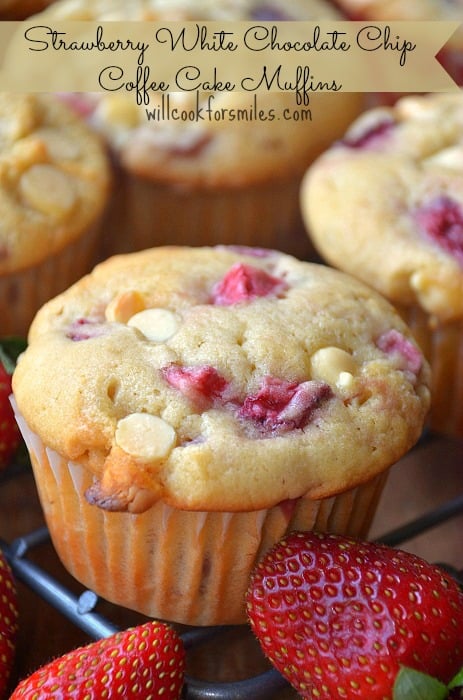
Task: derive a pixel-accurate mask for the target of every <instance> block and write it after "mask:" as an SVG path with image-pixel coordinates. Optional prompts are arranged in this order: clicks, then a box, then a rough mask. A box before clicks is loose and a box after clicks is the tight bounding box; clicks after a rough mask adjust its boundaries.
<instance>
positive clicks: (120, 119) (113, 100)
mask: <svg viewBox="0 0 463 700" xmlns="http://www.w3.org/2000/svg"><path fill="white" fill-rule="evenodd" d="M96 111H97V112H98V113H99V114H100V115H101V118H102V119H103V120H104V121H105V122H108V123H109V124H113V125H114V126H126V127H135V126H137V124H138V123H139V121H140V111H139V109H138V107H137V104H136V102H135V100H133V99H131V98H130V97H127V96H126V95H111V96H110V97H107V98H106V99H104V100H101V102H100V103H99V105H98V107H97V110H96Z"/></svg>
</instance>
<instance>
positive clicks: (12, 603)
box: [0, 550, 18, 698]
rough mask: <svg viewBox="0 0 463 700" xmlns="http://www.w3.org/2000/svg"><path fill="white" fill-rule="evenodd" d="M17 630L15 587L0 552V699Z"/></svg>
mask: <svg viewBox="0 0 463 700" xmlns="http://www.w3.org/2000/svg"><path fill="white" fill-rule="evenodd" d="M17 630H18V604H17V593H16V585H15V582H14V579H13V575H12V573H11V569H10V567H9V566H8V564H7V561H6V559H5V557H4V555H3V553H2V552H1V550H0V698H2V697H3V696H4V693H5V690H6V686H7V683H8V678H9V676H10V672H11V666H12V664H13V658H14V653H15V641H16V633H17Z"/></svg>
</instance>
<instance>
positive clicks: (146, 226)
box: [36, 0, 364, 258]
mask: <svg viewBox="0 0 463 700" xmlns="http://www.w3.org/2000/svg"><path fill="white" fill-rule="evenodd" d="M36 19H37V21H42V20H43V21H45V20H46V21H50V19H84V20H116V19H119V20H146V21H147V20H150V21H156V20H157V21H171V20H172V21H182V22H185V21H194V20H209V21H211V20H215V21H225V22H227V21H229V20H249V21H255V22H261V21H265V20H269V21H280V20H314V19H317V20H318V19H326V20H330V19H331V20H337V19H340V15H339V14H338V13H337V12H336V11H334V10H333V8H332V6H331V5H330V4H329V2H327V1H326V0H294V1H293V2H291V3H286V2H283V1H282V0H265V1H263V0H240V1H239V2H232V1H231V0H222V2H217V3H212V2H210V1H209V0H199V1H196V2H191V1H188V0H175V1H174V2H170V3H166V2H163V1H162V0H136V1H133V2H131V3H127V2H125V0H124V1H123V2H122V1H121V0H119V2H116V3H114V2H113V3H110V2H108V0H100V1H99V2H98V3H95V2H93V0H92V2H90V1H88V2H85V0H79V2H77V1H76V0H61V2H58V3H56V4H54V5H53V6H52V7H51V8H50V10H49V11H48V12H46V13H44V14H43V15H42V16H39V17H37V18H36ZM225 26H226V24H225ZM65 98H66V96H64V95H63V99H65ZM67 99H68V100H70V102H71V103H72V104H73V105H74V107H75V108H76V109H77V110H78V111H80V112H81V113H82V114H83V115H84V116H85V117H86V118H87V120H88V122H89V124H91V125H92V127H93V128H94V129H95V130H97V131H98V132H99V133H101V134H103V136H104V138H105V139H106V140H107V142H108V144H109V146H110V149H111V152H112V154H113V158H114V164H115V168H116V171H117V175H118V182H117V188H116V189H115V191H114V198H113V202H112V206H111V209H110V210H109V215H110V221H109V225H108V226H107V230H108V240H107V245H106V248H105V251H104V252H105V256H107V255H109V254H112V253H114V252H128V251H131V250H134V249H137V250H139V249H144V248H148V247H151V246H153V245H159V244H182V245H184V244H187V245H209V244H216V243H233V244H247V245H257V246H263V247H275V248H279V249H282V250H285V251H286V252H289V253H292V254H294V255H297V256H298V257H306V258H308V257H310V256H311V255H312V254H313V249H312V248H311V246H310V242H309V241H308V239H307V237H306V236H305V235H304V230H303V224H302V221H301V216H300V208H299V204H298V190H299V185H300V180H301V177H302V174H303V172H304V171H305V169H306V167H307V166H308V165H309V164H310V162H312V160H313V159H314V158H315V157H316V156H317V155H319V154H320V153H321V152H322V150H323V149H324V148H326V147H327V146H328V145H330V144H331V143H332V142H333V141H334V140H335V139H337V138H338V137H340V136H341V134H342V132H343V131H344V129H345V128H346V127H347V125H348V124H349V123H350V121H351V120H352V119H354V118H355V117H356V116H357V115H358V114H359V113H360V111H361V108H362V107H363V102H364V100H363V96H362V95H358V94H354V93H347V92H339V93H334V92H332V93H328V92H325V93H323V92H315V93H312V94H311V95H310V108H305V109H304V110H302V108H301V107H300V106H298V105H297V103H296V95H295V93H294V92H268V93H259V94H256V102H254V93H252V92H216V93H207V92H203V91H196V90H190V91H189V92H187V91H185V92H174V93H169V94H166V93H161V92H159V93H153V94H152V100H151V104H150V105H149V106H148V107H147V106H146V105H140V106H139V105H137V103H136V100H135V97H134V95H133V94H130V93H125V94H122V93H121V92H120V91H119V92H101V93H98V94H92V95H82V94H79V95H77V96H76V95H68V96H67ZM147 111H148V112H149V113H150V114H151V115H154V118H153V119H148V116H147ZM177 113H179V114H181V113H183V114H185V115H187V114H193V115H196V114H197V113H198V114H200V115H201V116H200V117H198V118H197V119H196V118H195V117H193V118H192V120H191V121H189V120H185V119H183V120H182V119H178V118H177V119H175V118H174V116H172V115H175V114H177ZM288 114H289V116H290V119H288V118H287V115H288ZM293 114H295V117H294V118H292V115H293Z"/></svg>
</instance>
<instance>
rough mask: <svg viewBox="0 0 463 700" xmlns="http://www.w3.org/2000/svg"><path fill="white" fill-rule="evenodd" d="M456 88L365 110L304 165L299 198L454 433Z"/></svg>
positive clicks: (461, 403) (312, 230)
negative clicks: (407, 346) (395, 324)
mask: <svg viewBox="0 0 463 700" xmlns="http://www.w3.org/2000/svg"><path fill="white" fill-rule="evenodd" d="M462 154H463V95H462V94H452V95H450V94H442V95H437V94H436V95H432V96H431V95H429V96H421V97H417V96H415V97H404V98H402V99H401V100H399V102H398V103H397V104H396V105H395V107H392V108H378V109H376V110H372V111H370V112H367V113H365V115H364V116H362V117H360V119H358V120H357V121H356V122H355V123H354V124H353V125H352V126H351V128H350V129H349V130H348V132H347V134H346V136H345V138H344V139H343V140H342V141H340V142H339V143H338V144H337V145H336V146H334V147H333V148H331V149H329V150H328V151H327V152H326V153H325V154H323V155H322V156H321V157H320V158H319V159H318V160H317V161H316V162H315V163H314V164H313V165H312V167H311V168H309V170H308V172H307V174H306V176H305V178H304V181H303V185H302V190H301V202H302V208H303V213H304V217H305V220H306V223H307V230H308V232H309V235H310V236H311V238H312V241H313V242H314V244H315V246H316V247H317V249H318V250H319V252H320V254H321V255H322V256H323V257H324V259H325V260H326V261H327V262H329V263H331V264H332V265H333V266H335V267H338V268H339V269H341V270H344V271H345V272H349V273H351V274H353V275H355V276H357V277H358V278H360V279H361V280H363V281H364V282H366V283H368V284H369V285H371V286H372V287H374V288H376V290H378V291H379V292H380V293H382V294H383V295H384V296H385V297H387V298H388V299H389V301H391V302H392V303H393V304H394V305H395V306H396V307H397V309H398V310H399V311H400V313H401V314H402V316H403V317H404V319H405V320H406V322H407V323H408V325H409V326H410V327H411V329H412V331H413V332H414V334H415V337H416V339H417V341H418V343H419V345H420V346H421V348H422V350H423V351H424V353H425V355H426V356H427V359H428V360H429V362H430V364H431V368H432V373H433V386H432V406H431V412H430V425H431V427H432V428H434V429H435V430H438V431H441V432H444V433H447V434H450V435H463V365H462V361H461V358H462V351H463V165H462V164H463V159H462Z"/></svg>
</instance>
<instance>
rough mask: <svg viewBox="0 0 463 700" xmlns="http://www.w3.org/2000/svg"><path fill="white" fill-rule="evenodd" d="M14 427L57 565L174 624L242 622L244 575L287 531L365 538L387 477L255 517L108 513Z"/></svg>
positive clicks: (85, 477) (84, 475) (77, 478)
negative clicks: (28, 463)
mask: <svg viewBox="0 0 463 700" xmlns="http://www.w3.org/2000/svg"><path fill="white" fill-rule="evenodd" d="M12 403H13V406H14V407H15V405H14V400H13V402H12ZM16 411H17V409H16ZM17 421H18V424H19V426H20V429H21V432H22V434H23V436H24V440H25V442H26V445H27V447H28V450H29V453H30V456H31V461H32V466H33V469H34V475H35V479H36V483H37V488H38V493H39V496H40V500H41V504H42V508H43V511H44V515H45V518H46V521H47V524H48V527H49V530H50V534H51V538H52V541H53V544H54V546H55V548H56V551H57V553H58V555H59V557H60V559H61V561H62V562H63V564H64V566H65V567H66V568H67V569H68V570H69V571H70V573H71V574H72V575H73V576H74V577H75V578H76V579H78V580H79V581H80V582H81V583H82V584H83V585H85V586H86V587H88V588H90V589H92V590H93V591H95V592H96V593H97V594H98V595H100V596H101V597H102V598H105V599H107V600H109V601H111V602H113V603H116V604H119V605H122V606H124V607H127V608H130V609H133V610H136V611H138V612H141V613H143V614H145V615H148V616H151V617H155V618H161V619H166V620H169V621H172V622H179V623H183V624H191V625H217V624H240V623H243V622H245V621H246V612H245V603H244V598H245V593H246V590H247V588H248V585H249V578H250V575H251V572H252V569H253V568H254V566H255V564H256V562H257V561H258V559H260V558H261V557H262V556H263V554H264V553H265V551H266V550H267V549H268V548H269V547H271V546H272V545H273V544H274V543H276V542H277V541H278V540H280V539H281V538H282V537H283V535H284V534H285V533H287V532H289V531H291V530H295V529H306V530H309V529H317V530H321V531H330V532H338V533H345V534H350V535H353V536H358V537H366V535H367V532H368V529H369V526H370V523H371V520H372V518H373V515H374V513H375V510H376V506H377V503H378V499H379V497H380V494H381V491H382V489H383V487H384V484H385V481H386V478H387V471H386V472H384V473H383V474H382V475H380V476H378V477H376V478H375V479H373V480H371V481H370V482H368V483H367V484H364V485H361V486H359V487H357V488H355V489H352V490H350V491H348V492H345V493H344V494H340V495H337V496H333V497H332V498H328V499H324V500H321V501H311V500H309V499H307V498H300V499H297V500H296V501H291V502H285V503H281V504H279V505H277V506H275V507H273V508H270V509H268V510H260V511H254V512H244V513H210V512H200V513H196V512H187V511H180V510H177V509H175V508H171V507H170V506H168V505H166V504H165V503H162V502H158V503H156V504H155V505H154V506H152V507H151V508H150V509H149V510H148V511H146V512H145V513H142V514H130V513H114V512H107V511H104V510H102V509H100V508H99V507H97V506H92V505H89V504H88V502H87V501H86V499H85V495H84V494H85V490H86V489H87V488H88V487H89V486H90V485H91V483H92V475H91V474H90V473H89V472H88V470H86V469H85V468H83V467H81V466H80V465H79V464H77V463H75V462H71V463H69V462H68V461H67V460H65V459H63V458H62V457H60V455H58V454H57V453H56V452H54V451H53V450H51V449H49V448H47V447H45V446H44V445H43V443H42V441H41V440H40V438H39V437H38V436H37V435H35V434H34V433H33V432H32V431H31V430H30V429H29V428H28V426H27V424H26V423H25V421H24V419H23V418H22V417H21V415H20V414H19V413H18V412H17Z"/></svg>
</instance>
